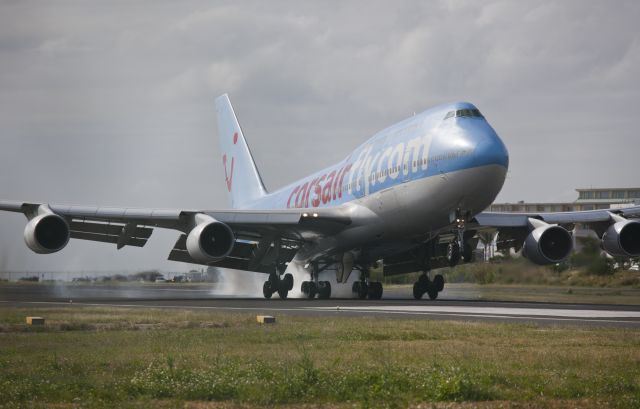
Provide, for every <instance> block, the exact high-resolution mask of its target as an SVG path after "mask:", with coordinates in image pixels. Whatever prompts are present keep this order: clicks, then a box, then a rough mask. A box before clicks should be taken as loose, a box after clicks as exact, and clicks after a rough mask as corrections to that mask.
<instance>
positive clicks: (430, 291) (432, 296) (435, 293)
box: [427, 285, 438, 300]
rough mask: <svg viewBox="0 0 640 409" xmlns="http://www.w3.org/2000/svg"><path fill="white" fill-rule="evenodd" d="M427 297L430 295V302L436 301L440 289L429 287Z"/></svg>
mask: <svg viewBox="0 0 640 409" xmlns="http://www.w3.org/2000/svg"><path fill="white" fill-rule="evenodd" d="M427 295H429V299H430V300H435V299H436V298H438V289H437V288H436V287H435V286H433V285H431V286H429V288H428V289H427Z"/></svg>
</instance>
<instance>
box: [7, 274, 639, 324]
mask: <svg viewBox="0 0 640 409" xmlns="http://www.w3.org/2000/svg"><path fill="white" fill-rule="evenodd" d="M454 294H455V295H453V296H451V295H447V291H446V289H445V291H444V292H443V293H442V294H441V297H440V298H439V299H438V300H436V301H430V300H428V299H427V300H414V299H413V298H412V297H411V294H410V289H407V288H395V289H385V296H384V298H383V299H382V300H358V299H353V298H332V299H329V300H318V299H315V300H308V299H300V298H289V299H287V300H280V299H278V298H277V296H276V297H275V298H274V299H271V300H265V299H263V298H257V297H255V298H248V297H231V296H224V295H220V294H216V290H215V286H214V285H213V284H207V285H180V284H154V285H149V284H146V285H142V284H137V283H135V284H121V285H105V284H82V285H77V284H71V285H64V284H16V283H2V284H0V308H3V307H9V306H11V307H27V308H28V307H52V306H66V307H71V308H72V307H81V306H112V307H116V308H117V307H121V308H172V309H198V310H211V311H229V312H251V313H257V314H260V313H266V314H270V315H276V314H278V315H280V314H297V315H311V316H314V315H315V316H336V317H338V316H369V317H370V316H379V317H388V318H405V319H432V320H456V321H494V322H512V323H536V324H543V325H580V326H610V327H626V328H640V306H638V305H602V304H559V303H540V302H504V301H502V302H501V301H479V300H473V299H465V294H464V292H460V291H459V290H458V291H456V292H455V293H454ZM470 298H472V297H470Z"/></svg>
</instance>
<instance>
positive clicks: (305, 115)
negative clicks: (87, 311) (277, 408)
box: [0, 0, 640, 271]
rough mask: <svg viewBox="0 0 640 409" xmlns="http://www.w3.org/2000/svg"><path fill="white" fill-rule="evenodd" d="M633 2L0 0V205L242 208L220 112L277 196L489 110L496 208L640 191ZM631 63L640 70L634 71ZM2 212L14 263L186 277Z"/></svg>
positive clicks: (4, 239) (0, 254) (129, 252)
mask: <svg viewBox="0 0 640 409" xmlns="http://www.w3.org/2000/svg"><path fill="white" fill-rule="evenodd" d="M638 21H640V2H637V1H605V0H603V1H597V0H593V1H562V2H558V1H522V2H515V1H490V0H485V1H471V0H470V1H405V2H388V1H343V2H305V1H295V2H294V1H287V2H281V1H269V2H264V1H255V2H236V1H229V2H215V1H214V2H211V1H181V2H174V1H162V0H153V1H138V2H130V1H113V2H82V1H47V2H36V1H18V0H16V1H13V0H4V1H2V2H0V140H1V141H2V147H1V148H0V199H3V200H20V201H36V202H48V203H72V204H86V205H110V206H127V207H161V208H179V209H216V208H225V207H227V197H226V195H225V192H226V191H225V188H224V171H223V168H222V165H221V160H220V157H221V155H220V153H219V150H218V146H217V140H216V138H217V135H216V133H217V128H216V126H217V125H216V118H215V109H214V99H215V97H217V96H218V95H221V94H223V93H228V94H229V96H230V98H231V101H232V103H233V105H234V108H235V110H236V114H237V116H238V119H239V121H240V123H241V125H242V127H243V131H244V134H245V136H246V139H247V141H248V143H249V144H250V147H251V150H252V152H253V154H254V156H255V160H256V163H257V166H258V168H259V170H260V172H261V174H262V177H263V179H264V181H265V184H266V185H267V188H268V189H273V190H275V188H278V187H280V186H283V185H285V184H287V183H290V182H292V181H294V180H296V179H298V178H299V177H301V176H303V175H305V174H308V173H311V172H313V171H316V170H319V169H321V168H323V167H325V166H327V165H329V164H331V163H334V162H337V161H339V160H341V159H342V158H343V157H344V156H346V154H347V153H348V152H349V151H350V150H351V149H353V148H354V147H356V146H357V145H359V144H360V143H361V142H363V141H365V140H366V139H367V138H368V137H370V136H371V135H373V134H374V133H375V132H376V131H378V130H380V129H382V128H384V127H386V126H389V125H391V124H393V123H395V122H397V121H400V120H402V119H404V118H406V117H408V116H411V115H413V113H414V112H421V111H423V110H425V109H428V108H430V107H432V106H435V105H438V104H441V103H447V102H453V101H469V102H472V103H474V104H475V105H476V106H477V107H478V108H479V109H480V110H481V111H482V113H483V114H484V115H485V117H486V118H487V120H488V121H489V122H490V123H491V124H492V126H493V127H494V128H495V130H496V131H497V133H498V134H499V135H500V136H501V138H502V139H503V140H504V142H505V144H506V145H507V148H508V150H509V154H510V167H509V174H508V177H507V180H506V182H505V185H504V188H503V190H502V192H501V193H500V195H499V196H498V198H497V201H498V202H513V201H517V200H526V201H572V200H575V199H576V192H575V188H578V187H637V186H639V185H640V182H639V181H638V180H637V175H638V171H639V170H640V161H638V160H637V155H638V152H640V149H639V148H640V138H639V136H640V135H638V132H637V129H638V128H637V125H636V121H637V118H638V115H637V113H636V111H637V110H638V97H639V96H640V79H639V77H640V75H639V73H640V71H639V68H638V67H640V31H639V30H638V29H637V22H638ZM634 67H635V68H634ZM25 222H26V219H25V218H24V217H23V216H21V215H19V214H11V213H7V214H2V215H0V226H2V227H1V228H0V246H1V247H0V269H9V270H38V271H44V270H55V271H62V270H73V271H97V270H111V269H124V270H130V271H135V270H139V269H146V268H149V269H150V268H159V269H163V270H177V271H182V270H186V269H188V268H189V267H190V266H188V265H184V264H181V263H174V262H168V261H165V259H166V256H167V255H168V252H169V250H170V249H171V247H172V245H173V243H174V241H175V240H176V238H177V233H176V232H172V231H161V230H159V229H156V231H154V233H153V236H152V238H151V240H150V241H149V243H148V244H147V246H146V247H145V248H143V249H138V248H135V249H132V248H125V249H122V250H119V251H116V250H115V246H111V245H106V244H98V243H90V242H83V241H79V240H74V241H72V242H71V243H70V244H69V245H68V246H67V248H65V249H64V250H63V251H61V252H60V253H58V254H55V255H49V256H42V255H35V254H33V253H31V252H30V250H28V249H27V247H26V246H25V244H24V241H23V238H22V234H23V229H24V225H25Z"/></svg>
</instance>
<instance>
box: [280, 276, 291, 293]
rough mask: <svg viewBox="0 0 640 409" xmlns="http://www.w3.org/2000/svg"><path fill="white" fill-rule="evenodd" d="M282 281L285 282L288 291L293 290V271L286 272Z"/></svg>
mask: <svg viewBox="0 0 640 409" xmlns="http://www.w3.org/2000/svg"><path fill="white" fill-rule="evenodd" d="M282 282H283V283H284V287H285V288H286V289H287V291H291V290H293V276H292V275H291V273H287V274H285V275H284V277H283V278H282Z"/></svg>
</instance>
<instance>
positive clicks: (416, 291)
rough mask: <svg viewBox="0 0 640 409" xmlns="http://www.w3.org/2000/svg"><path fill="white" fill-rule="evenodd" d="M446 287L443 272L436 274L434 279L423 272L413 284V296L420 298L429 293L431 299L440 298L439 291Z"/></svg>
mask: <svg viewBox="0 0 640 409" xmlns="http://www.w3.org/2000/svg"><path fill="white" fill-rule="evenodd" d="M443 289H444V277H443V276H442V274H436V276H435V277H433V281H432V280H429V276H428V275H427V274H426V273H423V274H422V275H421V276H420V277H419V278H418V281H416V282H415V284H413V298H415V299H416V300H419V299H421V298H422V296H423V295H424V294H425V293H427V295H428V296H429V299H430V300H435V299H436V298H438V293H440V291H442V290H443Z"/></svg>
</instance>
